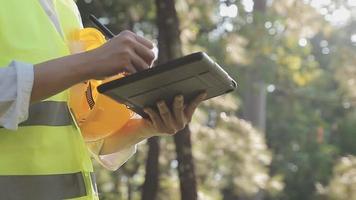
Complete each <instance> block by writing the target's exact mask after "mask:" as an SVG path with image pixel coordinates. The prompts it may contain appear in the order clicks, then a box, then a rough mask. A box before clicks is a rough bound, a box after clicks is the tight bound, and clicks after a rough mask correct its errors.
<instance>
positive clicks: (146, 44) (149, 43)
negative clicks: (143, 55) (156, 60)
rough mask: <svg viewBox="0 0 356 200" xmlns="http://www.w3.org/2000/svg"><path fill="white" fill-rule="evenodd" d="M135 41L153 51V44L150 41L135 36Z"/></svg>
mask: <svg viewBox="0 0 356 200" xmlns="http://www.w3.org/2000/svg"><path fill="white" fill-rule="evenodd" d="M135 39H136V40H137V41H138V42H139V43H141V44H143V45H145V46H146V47H147V48H149V49H153V43H152V42H151V41H149V40H147V39H146V38H144V37H141V36H139V35H137V34H135Z"/></svg>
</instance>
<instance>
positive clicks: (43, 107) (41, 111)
mask: <svg viewBox="0 0 356 200" xmlns="http://www.w3.org/2000/svg"><path fill="white" fill-rule="evenodd" d="M71 124H72V117H71V115H70V112H69V109H68V106H67V103H66V102H57V101H42V102H39V103H35V104H32V105H31V106H30V109H29V116H28V119H27V120H26V121H25V122H23V123H21V124H20V126H35V125H38V126H41V125H42V126H67V125H71Z"/></svg>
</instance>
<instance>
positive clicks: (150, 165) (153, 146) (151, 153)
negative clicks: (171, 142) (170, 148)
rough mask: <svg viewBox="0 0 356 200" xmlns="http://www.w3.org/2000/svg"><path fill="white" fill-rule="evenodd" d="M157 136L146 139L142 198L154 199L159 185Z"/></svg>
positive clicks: (143, 199)
mask: <svg viewBox="0 0 356 200" xmlns="http://www.w3.org/2000/svg"><path fill="white" fill-rule="evenodd" d="M159 152H160V149H159V138H158V137H152V138H150V139H148V155H147V161H146V175H145V182H144V183H143V187H142V197H141V199H142V200H155V199H156V197H157V192H158V187H159V182H158V178H159V162H158V158H159Z"/></svg>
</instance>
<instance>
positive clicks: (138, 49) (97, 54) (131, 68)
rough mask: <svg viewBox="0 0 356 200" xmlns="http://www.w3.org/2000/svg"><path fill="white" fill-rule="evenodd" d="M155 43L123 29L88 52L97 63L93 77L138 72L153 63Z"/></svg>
mask: <svg viewBox="0 0 356 200" xmlns="http://www.w3.org/2000/svg"><path fill="white" fill-rule="evenodd" d="M152 49H153V43H152V42H150V41H149V40H147V39H145V38H143V37H141V36H138V35H136V34H135V33H133V32H131V31H123V32H121V33H120V34H119V35H117V36H115V37H114V38H112V39H110V40H109V41H108V42H107V43H105V44H104V45H102V46H101V47H99V48H97V49H94V50H92V51H89V52H87V53H88V56H89V57H90V59H91V60H92V61H93V62H94V63H95V65H94V66H93V68H92V69H91V71H92V73H91V74H92V75H93V76H92V78H95V79H100V78H104V77H108V76H113V75H116V74H118V73H121V72H126V73H129V74H132V73H136V72H137V71H141V70H144V69H147V68H150V66H151V65H152V63H153V61H154V59H155V55H154V53H153V51H152Z"/></svg>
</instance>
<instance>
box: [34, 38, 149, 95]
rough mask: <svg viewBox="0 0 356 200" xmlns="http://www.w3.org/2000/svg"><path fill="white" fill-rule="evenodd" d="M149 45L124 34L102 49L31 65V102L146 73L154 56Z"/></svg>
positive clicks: (143, 40) (141, 39) (142, 40)
mask: <svg viewBox="0 0 356 200" xmlns="http://www.w3.org/2000/svg"><path fill="white" fill-rule="evenodd" d="M152 48H153V45H152V43H151V42H149V41H147V40H146V39H144V38H142V37H140V36H137V35H136V34H134V33H132V32H129V31H124V32H122V33H120V34H119V35H118V36H116V37H114V38H113V39H111V40H110V41H108V42H107V43H106V44H104V45H103V46H101V47H99V48H97V49H94V50H91V51H87V52H84V53H79V54H74V55H70V56H65V57H61V58H57V59H54V60H50V61H47V62H43V63H40V64H37V65H35V68H34V83H33V89H32V95H31V102H35V101H40V100H43V99H46V98H48V97H50V96H52V95H54V94H57V93H59V92H61V91H63V90H65V89H67V88H69V87H71V86H72V85H74V84H76V83H79V82H82V81H85V80H88V79H98V78H102V77H108V76H112V75H116V74H118V73H120V72H124V71H126V72H129V73H135V72H136V71H140V70H143V69H147V68H148V67H149V66H150V65H151V63H152V61H153V59H154V54H153V52H152V51H151V50H150V49H152Z"/></svg>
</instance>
